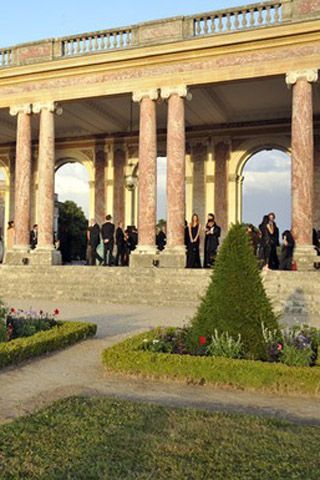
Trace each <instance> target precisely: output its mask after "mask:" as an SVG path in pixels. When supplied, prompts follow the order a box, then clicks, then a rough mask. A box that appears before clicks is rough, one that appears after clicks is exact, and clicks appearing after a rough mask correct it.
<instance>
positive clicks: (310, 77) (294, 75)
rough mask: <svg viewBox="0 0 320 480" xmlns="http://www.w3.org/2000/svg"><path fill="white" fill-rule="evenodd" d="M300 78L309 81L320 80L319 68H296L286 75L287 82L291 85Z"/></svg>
mask: <svg viewBox="0 0 320 480" xmlns="http://www.w3.org/2000/svg"><path fill="white" fill-rule="evenodd" d="M298 80H307V82H309V83H314V82H317V81H318V70H317V69H316V68H309V69H307V70H294V71H292V72H288V73H287V75H286V84H287V85H288V86H289V87H290V86H291V85H294V84H295V83H297V81H298Z"/></svg>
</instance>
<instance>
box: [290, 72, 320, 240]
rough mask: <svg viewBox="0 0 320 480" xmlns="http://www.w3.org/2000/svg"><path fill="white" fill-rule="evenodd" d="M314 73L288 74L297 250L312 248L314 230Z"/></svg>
mask: <svg viewBox="0 0 320 480" xmlns="http://www.w3.org/2000/svg"><path fill="white" fill-rule="evenodd" d="M317 78H318V72H317V70H305V71H298V72H290V73H289V74H288V75H287V83H288V84H289V85H292V86H293V87H292V139H291V147H292V231H293V236H294V238H295V240H296V243H297V247H305V246H311V245H312V228H313V188H314V185H313V181H314V180H313V175H314V145H313V105H312V83H313V82H315V81H316V80H317Z"/></svg>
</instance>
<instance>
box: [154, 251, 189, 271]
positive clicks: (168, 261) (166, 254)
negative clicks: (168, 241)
mask: <svg viewBox="0 0 320 480" xmlns="http://www.w3.org/2000/svg"><path fill="white" fill-rule="evenodd" d="M159 267H160V268H185V267H186V249H185V247H175V248H166V249H165V250H163V252H161V253H160V255H159Z"/></svg>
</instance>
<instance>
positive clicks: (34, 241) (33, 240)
mask: <svg viewBox="0 0 320 480" xmlns="http://www.w3.org/2000/svg"><path fill="white" fill-rule="evenodd" d="M37 245H38V225H37V224H35V225H33V228H32V230H31V232H30V248H31V250H34V249H35V248H36V246H37Z"/></svg>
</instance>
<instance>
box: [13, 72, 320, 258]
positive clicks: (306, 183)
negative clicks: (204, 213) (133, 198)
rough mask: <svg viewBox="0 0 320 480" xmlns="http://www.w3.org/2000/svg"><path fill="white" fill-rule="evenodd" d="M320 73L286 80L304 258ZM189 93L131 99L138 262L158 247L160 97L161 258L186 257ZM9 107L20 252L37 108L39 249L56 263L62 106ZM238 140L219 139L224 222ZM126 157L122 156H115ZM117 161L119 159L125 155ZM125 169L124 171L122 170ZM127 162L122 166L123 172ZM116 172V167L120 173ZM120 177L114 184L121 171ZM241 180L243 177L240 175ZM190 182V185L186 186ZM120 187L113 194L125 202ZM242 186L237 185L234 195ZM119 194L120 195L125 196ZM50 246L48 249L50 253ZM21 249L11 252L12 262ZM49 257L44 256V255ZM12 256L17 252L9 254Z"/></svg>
mask: <svg viewBox="0 0 320 480" xmlns="http://www.w3.org/2000/svg"><path fill="white" fill-rule="evenodd" d="M317 79H318V72H317V70H316V69H314V70H313V69H310V70H303V71H295V72H290V73H288V74H287V76H286V82H287V84H288V86H290V88H292V132H291V146H292V228H293V234H294V237H295V239H296V242H297V252H298V256H299V255H300V257H299V259H300V261H301V265H304V264H305V263H307V262H308V261H309V260H310V258H311V257H312V255H313V250H312V228H313V209H314V205H313V201H314V191H313V190H314V144H313V136H314V133H313V113H312V112H313V97H312V84H313V83H315V82H316V81H317ZM187 97H188V89H187V86H186V85H178V86H173V87H165V88H159V89H157V88H155V89H149V90H144V91H136V92H134V93H133V101H134V102H137V103H139V105H140V128H139V155H138V156H139V188H138V229H139V247H138V249H137V252H136V253H135V255H134V256H133V258H134V259H133V262H132V263H133V265H139V266H150V265H152V262H153V258H154V255H155V253H156V249H155V225H156V221H157V218H156V212H157V153H158V147H157V103H158V99H159V98H161V99H164V100H165V101H167V104H168V109H167V111H168V118H167V142H166V145H167V146H166V148H167V249H166V251H165V253H164V254H162V257H161V265H162V266H169V265H170V266H176V267H177V266H183V265H184V254H185V247H184V222H185V205H186V174H187V173H188V172H186V134H185V102H186V99H187ZM10 113H11V115H15V116H17V141H16V168H15V225H16V244H15V247H14V251H15V253H16V254H17V253H19V254H21V255H24V254H25V253H26V252H27V251H28V249H29V230H30V207H31V159H32V155H31V152H32V139H31V115H37V116H39V147H38V149H39V161H38V165H39V179H38V184H39V192H38V206H37V211H38V224H39V240H38V248H37V251H38V252H39V253H41V254H42V257H41V259H40V261H39V263H41V262H45V263H46V262H47V263H54V262H55V261H57V258H56V256H55V255H56V254H53V250H54V248H53V241H52V239H53V212H54V172H55V134H54V124H55V115H56V114H61V113H62V111H61V108H60V107H59V106H57V104H56V103H55V102H46V103H35V104H33V105H22V106H13V107H12V108H11V109H10ZM231 151H232V143H231V141H230V139H223V138H221V139H220V140H219V141H218V142H216V144H215V146H214V156H215V172H213V174H214V184H215V187H214V205H215V210H216V211H215V213H216V215H217V217H218V218H220V219H221V220H220V223H221V226H222V228H223V229H224V230H226V229H227V228H228V223H229V221H230V219H228V214H227V212H228V198H229V197H230V195H229V193H228V183H230V182H229V179H228V162H229V158H230V152H231ZM118 161H119V162H120V163H121V164H122V167H123V165H124V158H122V159H117V162H118ZM119 162H118V163H119ZM119 172H120V173H119ZM121 172H123V168H122V170H121V169H118V173H119V175H120V177H122V176H123V173H121ZM116 175H117V174H116ZM120 177H119V178H115V179H114V188H117V187H116V185H119V184H120V183H121V180H122V179H121V178H120ZM107 181H108V179H107V178H105V154H104V151H103V150H101V151H98V152H96V159H95V179H94V183H95V193H94V197H95V198H94V201H95V209H96V212H99V213H98V214H99V215H100V216H102V215H103V214H104V213H107V212H104V208H105V202H104V199H103V198H104V197H103V196H102V190H103V189H104V185H105V183H106V182H107ZM237 181H238V179H237ZM187 188H188V186H187ZM118 193H119V192H118ZM117 195H118V194H117V192H116V193H115V195H114V202H115V203H116V202H118V203H119V205H117V207H116V208H117V209H118V210H119V209H120V210H121V205H120V204H121V202H120V200H119V201H118V200H117V198H118V197H119V195H120V193H119V195H118V196H117ZM236 195H237V193H236V191H235V193H234V196H235V197H236ZM119 198H120V197H119ZM44 254H45V255H44ZM15 258H16V257H15V256H14V255H12V256H11V257H10V255H9V256H8V261H9V262H10V261H11V260H12V261H13V262H14V261H16V260H15ZM45 258H46V259H45ZM10 259H11V260H10Z"/></svg>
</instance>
